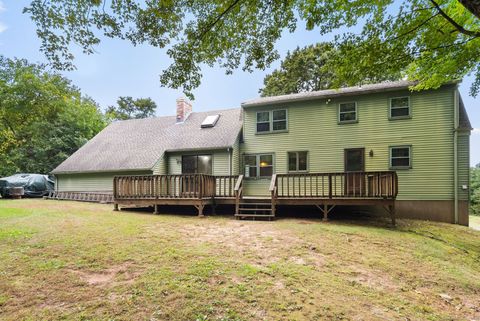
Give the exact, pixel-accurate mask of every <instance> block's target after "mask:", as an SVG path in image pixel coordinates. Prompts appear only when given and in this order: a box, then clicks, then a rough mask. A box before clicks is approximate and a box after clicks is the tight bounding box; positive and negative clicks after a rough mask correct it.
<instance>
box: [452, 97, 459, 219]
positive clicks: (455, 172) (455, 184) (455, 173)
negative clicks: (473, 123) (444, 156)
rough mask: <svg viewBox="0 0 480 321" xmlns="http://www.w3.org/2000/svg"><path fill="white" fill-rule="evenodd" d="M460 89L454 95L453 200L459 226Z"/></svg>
mask: <svg viewBox="0 0 480 321" xmlns="http://www.w3.org/2000/svg"><path fill="white" fill-rule="evenodd" d="M458 95H459V93H458V88H456V89H455V92H454V95H453V108H454V110H453V127H454V128H453V188H454V192H453V199H454V205H453V206H454V208H453V211H454V217H455V224H458V148H457V144H458V122H459V120H458V112H459V110H458V109H459V97H458Z"/></svg>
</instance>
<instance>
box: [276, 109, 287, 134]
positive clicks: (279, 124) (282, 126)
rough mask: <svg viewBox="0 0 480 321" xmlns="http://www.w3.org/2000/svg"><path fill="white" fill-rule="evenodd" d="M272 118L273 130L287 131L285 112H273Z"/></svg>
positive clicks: (283, 110)
mask: <svg viewBox="0 0 480 321" xmlns="http://www.w3.org/2000/svg"><path fill="white" fill-rule="evenodd" d="M272 116H273V117H272V118H273V130H274V131H275V130H286V129H287V111H286V110H285V109H282V110H274V111H273V112H272Z"/></svg>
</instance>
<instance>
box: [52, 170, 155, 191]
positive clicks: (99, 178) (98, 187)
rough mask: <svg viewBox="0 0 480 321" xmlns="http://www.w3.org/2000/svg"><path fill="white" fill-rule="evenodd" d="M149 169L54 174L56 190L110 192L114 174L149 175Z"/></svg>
mask: <svg viewBox="0 0 480 321" xmlns="http://www.w3.org/2000/svg"><path fill="white" fill-rule="evenodd" d="M150 174H152V172H151V171H136V172H112V173H88V174H87V173H85V174H59V175H56V190H57V191H58V192H112V191H113V177H114V176H116V175H150Z"/></svg>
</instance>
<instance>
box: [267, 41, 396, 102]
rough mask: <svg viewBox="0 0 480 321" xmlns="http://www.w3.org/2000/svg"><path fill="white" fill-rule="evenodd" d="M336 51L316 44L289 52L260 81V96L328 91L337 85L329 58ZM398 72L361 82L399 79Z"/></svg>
mask: <svg viewBox="0 0 480 321" xmlns="http://www.w3.org/2000/svg"><path fill="white" fill-rule="evenodd" d="M336 51H337V50H336V49H335V48H334V47H333V46H332V45H331V44H329V43H318V44H316V45H311V46H307V47H304V48H302V49H300V48H298V47H297V49H295V50H294V51H293V52H292V53H290V52H288V53H287V56H286V57H285V59H284V60H283V61H282V63H281V66H280V68H279V69H276V70H274V71H273V72H272V73H271V74H269V75H267V76H266V77H265V79H264V80H263V84H264V86H265V87H264V88H262V89H260V93H261V95H262V96H275V95H284V94H292V93H299V92H306V91H314V90H322V89H330V88H332V87H333V84H334V83H335V82H336V73H335V69H333V67H332V57H334V56H335V55H336V54H338V53H337V52H336ZM400 78H401V76H400V73H397V74H395V75H390V74H387V73H385V72H382V73H380V74H378V75H376V76H375V77H374V78H373V79H367V78H365V79H363V81H362V83H371V82H380V81H384V80H397V79H400Z"/></svg>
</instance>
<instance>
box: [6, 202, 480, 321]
mask: <svg viewBox="0 0 480 321" xmlns="http://www.w3.org/2000/svg"><path fill="white" fill-rule="evenodd" d="M475 219H476V218H474V220H475ZM479 223H480V222H478V220H477V221H476V223H475V224H479ZM386 226H388V224H386V223H385V222H383V221H379V220H374V221H361V220H356V221H354V222H353V221H330V222H328V223H325V222H321V221H320V220H313V219H312V220H306V219H279V220H277V221H275V222H258V221H257V222H249V221H235V220H233V219H231V218H230V217H207V218H205V219H200V218H197V217H191V216H182V215H150V214H145V213H135V212H128V211H124V212H113V211H112V207H111V206H108V205H98V204H88V203H76V202H59V201H45V200H20V201H12V200H2V201H0V319H1V320H225V321H227V320H344V319H347V320H348V319H358V320H385V319H401V320H406V319H409V320H452V319H455V320H473V319H480V231H476V230H473V229H470V228H467V227H462V226H455V225H449V224H441V223H429V222H420V221H409V220H399V223H398V227H397V228H395V229H391V228H387V227H386Z"/></svg>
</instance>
